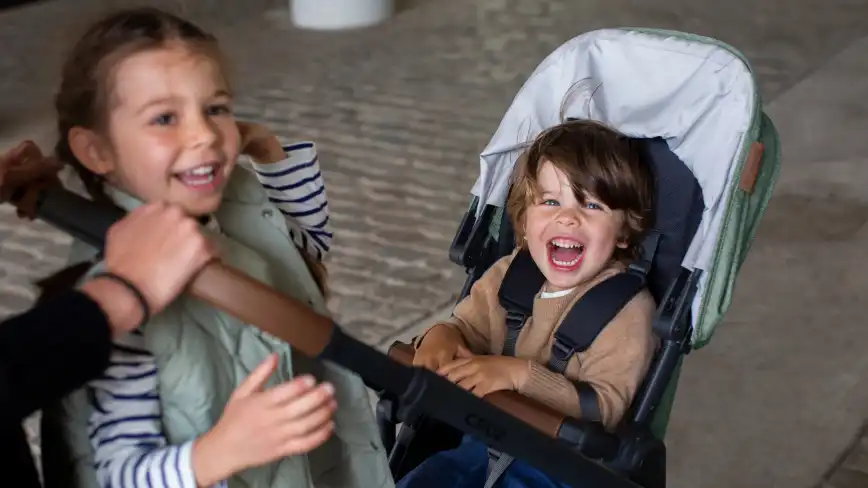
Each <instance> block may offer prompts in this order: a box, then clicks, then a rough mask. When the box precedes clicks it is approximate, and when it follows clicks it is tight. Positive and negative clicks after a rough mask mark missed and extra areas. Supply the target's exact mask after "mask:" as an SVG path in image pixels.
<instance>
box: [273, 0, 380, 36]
mask: <svg viewBox="0 0 868 488" xmlns="http://www.w3.org/2000/svg"><path fill="white" fill-rule="evenodd" d="M289 3H290V9H291V12H292V23H293V24H295V26H297V27H300V28H302V29H313V30H341V29H355V28H360V27H368V26H372V25H375V24H378V23H380V22H382V21H384V20H386V19H388V18H389V17H391V16H392V14H393V12H394V10H395V2H394V0H289Z"/></svg>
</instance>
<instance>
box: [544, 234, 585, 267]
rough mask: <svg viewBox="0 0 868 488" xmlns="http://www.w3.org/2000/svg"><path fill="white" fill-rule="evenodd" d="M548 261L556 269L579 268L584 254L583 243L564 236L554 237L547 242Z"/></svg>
mask: <svg viewBox="0 0 868 488" xmlns="http://www.w3.org/2000/svg"><path fill="white" fill-rule="evenodd" d="M546 247H547V248H548V251H549V252H548V254H549V263H550V264H551V265H552V267H554V268H555V269H556V270H557V271H564V272H570V271H575V270H577V269H579V266H580V265H581V264H582V258H583V257H584V256H585V245H584V244H582V243H580V242H578V241H576V240H573V239H570V238H566V237H556V238H554V239H552V240H550V241H549V242H548V245H547V246H546Z"/></svg>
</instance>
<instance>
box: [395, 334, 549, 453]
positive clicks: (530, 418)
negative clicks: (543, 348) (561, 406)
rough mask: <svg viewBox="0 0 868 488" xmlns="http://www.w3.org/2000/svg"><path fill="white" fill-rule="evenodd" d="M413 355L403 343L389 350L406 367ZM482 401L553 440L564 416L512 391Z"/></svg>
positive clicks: (397, 343)
mask: <svg viewBox="0 0 868 488" xmlns="http://www.w3.org/2000/svg"><path fill="white" fill-rule="evenodd" d="M414 354H415V351H414V349H413V346H412V345H410V344H405V343H403V342H395V343H394V344H392V347H390V348H389V356H390V357H391V358H392V359H394V360H395V361H398V362H399V363H402V364H404V365H407V366H412V365H413V355H414ZM484 400H485V401H486V402H488V403H490V404H492V405H494V406H495V407H497V408H499V409H501V410H503V411H504V412H506V413H508V414H510V415H512V416H513V417H515V418H517V419H519V420H521V421H522V422H524V423H526V424H528V425H530V426H531V427H533V428H535V429H536V430H538V431H540V432H542V433H543V434H545V435H547V436H549V437H553V438H555V439H557V436H558V431H559V430H560V428H561V424H562V423H563V422H564V415H563V414H561V413H560V412H558V411H557V410H555V409H553V408H551V407H548V406H546V405H543V404H542V403H539V402H537V401H535V400H532V399H530V398H528V397H526V396H523V395H519V394H518V393H516V392H513V391H498V392H495V393H491V394H489V395H486V396H485V398H484Z"/></svg>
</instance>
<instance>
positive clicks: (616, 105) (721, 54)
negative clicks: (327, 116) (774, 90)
mask: <svg viewBox="0 0 868 488" xmlns="http://www.w3.org/2000/svg"><path fill="white" fill-rule="evenodd" d="M570 118H574V119H594V120H598V121H601V122H604V123H606V124H608V125H610V126H612V127H614V128H617V129H618V130H620V131H621V132H623V133H625V134H627V135H628V136H630V137H632V138H634V139H637V140H640V141H641V144H642V146H643V152H644V157H645V158H646V159H647V161H648V162H649V163H650V164H651V165H652V167H653V170H654V173H655V177H656V185H657V188H656V199H655V201H656V204H655V209H654V210H655V227H654V229H653V230H652V231H651V232H649V233H648V235H647V236H646V239H645V241H644V245H643V252H642V256H641V257H640V259H638V260H637V261H636V262H635V263H633V264H632V265H631V266H630V269H629V271H628V272H627V273H624V275H627V276H629V278H625V279H622V280H621V281H620V282H619V283H618V284H617V285H610V284H609V285H607V283H606V282H603V283H601V284H599V285H598V286H597V287H596V288H595V289H592V290H591V291H590V292H588V294H587V295H586V296H585V297H583V299H582V300H580V301H579V302H578V303H577V304H576V305H575V307H582V313H581V314H572V313H571V314H569V315H568V317H567V319H565V322H564V324H562V325H561V327H560V329H559V331H558V333H557V334H556V336H555V337H556V341H555V348H554V349H553V351H552V355H553V356H558V355H560V356H561V357H559V359H561V360H568V359H569V358H570V357H571V356H572V355H573V354H575V353H576V352H580V351H583V350H584V349H586V348H587V347H588V346H590V344H591V342H593V340H594V338H595V337H596V335H597V334H598V333H599V331H600V330H601V329H602V328H603V327H604V326H605V325H606V324H607V323H608V322H609V320H611V319H612V318H613V317H614V316H615V315H616V314H617V313H618V311H619V310H620V309H621V307H622V306H623V305H624V304H626V303H627V302H628V301H629V300H630V299H631V298H632V297H633V296H634V295H635V294H636V293H637V292H638V291H639V290H640V289H641V288H642V287H643V286H645V287H647V288H648V289H649V291H650V292H651V294H652V295H653V296H654V298H655V300H656V301H657V303H658V311H657V315H656V316H655V320H654V325H653V328H654V332H655V333H656V335H657V336H658V337H659V339H660V341H661V347H660V348H659V349H658V351H657V354H656V356H655V358H654V361H653V363H652V365H651V368H650V370H649V372H648V375H647V376H646V378H645V381H644V384H643V386H642V388H641V389H640V391H639V393H638V394H637V396H636V398H635V399H634V401H633V404H632V406H631V408H630V410H629V411H628V412H627V414H626V415H625V417H624V420H623V421H622V425H621V426H620V427H619V428H618V429H617V430H616V432H614V433H609V432H607V431H605V430H604V429H603V428H602V427H601V425H600V424H599V423H598V422H594V421H589V420H586V419H574V418H564V417H563V416H562V415H559V414H557V413H555V412H553V411H551V410H549V409H548V408H547V407H545V406H543V405H541V404H538V403H535V402H533V401H532V400H530V399H527V398H523V397H521V398H519V395H518V394H517V393H514V392H498V393H494V394H491V395H489V396H488V397H486V400H488V401H490V402H492V403H495V404H499V405H507V404H510V405H512V407H513V408H511V410H512V412H518V411H522V412H523V414H524V415H523V417H524V418H525V419H530V420H528V421H529V422H531V423H532V425H534V426H535V427H536V428H537V429H538V430H543V431H544V432H545V433H547V434H548V435H550V436H552V437H554V438H556V439H558V440H560V441H562V442H563V443H566V444H567V445H569V446H570V447H571V448H573V449H574V450H575V451H577V452H580V453H581V454H582V455H584V456H586V457H588V458H591V459H593V460H596V461H597V462H599V463H602V464H603V465H605V466H607V467H608V468H610V469H612V470H614V471H616V472H618V473H619V474H621V475H622V476H623V477H624V478H626V479H629V480H631V481H633V482H634V483H637V484H639V485H641V486H644V487H646V488H662V487H664V486H665V484H666V449H665V445H664V443H663V439H664V434H665V431H666V426H667V422H668V418H669V413H670V410H671V406H672V402H673V399H674V395H675V390H676V385H677V382H678V376H679V371H680V368H681V364H682V361H683V358H684V356H685V355H686V354H687V353H689V352H690V351H691V350H692V349H698V348H701V347H703V346H704V345H706V344H707V343H708V342H709V340H710V339H711V336H712V334H713V332H714V329H715V327H716V326H717V324H718V323H719V322H720V320H721V318H722V317H723V314H724V313H725V311H726V309H727V307H728V306H729V304H730V301H731V298H732V292H733V287H734V282H735V278H736V275H737V273H738V270H739V268H740V266H741V264H742V262H743V261H744V259H745V257H746V255H747V252H748V249H749V247H750V244H751V242H752V240H753V238H754V235H755V234H756V230H757V226H758V224H759V221H760V219H761V216H762V213H763V211H764V210H765V207H766V204H767V202H768V200H769V198H770V196H771V193H772V189H773V186H774V181H775V179H776V177H777V173H778V168H779V159H780V151H779V147H778V140H777V133H776V131H775V128H774V126H773V124H772V122H771V120H769V119H768V118H767V117H766V115H765V114H764V113H763V111H762V105H761V100H760V96H759V93H758V89H757V85H756V82H755V80H754V77H753V74H752V72H751V68H750V65H749V64H748V62H747V61H746V60H745V59H744V58H743V57H742V55H741V54H740V53H739V52H738V51H737V50H735V49H734V48H732V47H730V46H728V45H726V44H723V43H721V42H718V41H716V40H713V39H709V38H705V37H700V36H696V35H691V34H685V33H679V32H672V31H662V30H655V29H606V30H599V31H594V32H590V33H587V34H584V35H581V36H579V37H576V38H574V39H572V40H570V41H568V42H566V43H565V44H563V45H562V46H560V47H559V48H558V49H557V50H555V51H554V52H553V53H552V54H550V55H549V56H548V57H547V58H546V59H545V60H544V61H543V62H542V63H541V64H540V65H539V66H538V67H537V68H536V70H535V71H534V72H533V73H532V74H531V76H530V78H529V79H528V80H527V81H526V82H525V84H524V86H523V87H522V88H521V90H520V91H519V93H518V94H517V95H516V97H515V99H514V100H513V102H512V105H511V106H510V107H509V109H508V110H507V112H506V115H505V116H504V117H503V120H502V121H501V123H500V126H499V127H498V129H497V132H496V133H495V134H494V136H493V137H492V139H491V141H490V142H489V144H488V145H487V147H486V148H485V149H484V150H483V151H482V154H481V157H480V174H479V178H478V179H477V181H476V184H475V185H474V186H473V189H472V195H473V198H472V201H471V204H470V208H469V210H468V211H467V213H466V214H465V216H464V218H463V220H462V222H461V225H460V228H459V229H458V232H457V233H456V235H455V238H454V240H453V243H452V247H451V249H450V259H451V260H452V261H453V262H455V263H456V264H458V265H460V266H463V267H465V268H466V270H467V274H468V277H467V280H466V283H465V285H464V287H463V289H462V290H461V293H460V299H461V298H464V297H465V296H466V295H467V294H468V293H469V290H470V287H471V286H472V284H473V283H474V282H475V281H476V280H477V279H478V278H479V277H480V276H482V274H483V273H484V272H485V271H486V269H488V267H489V266H490V265H491V264H492V263H494V262H495V261H496V260H498V259H499V258H500V257H502V256H505V255H508V254H509V253H511V252H512V251H513V249H514V243H515V241H514V237H513V231H512V229H511V227H510V223H509V221H508V219H507V218H506V215H505V212H503V208H502V207H503V205H504V202H505V201H506V198H507V194H508V192H509V189H510V176H511V173H512V169H513V165H514V164H515V162H516V159H517V158H518V156H519V155H520V154H521V151H522V150H523V149H524V148H525V147H526V146H527V145H528V144H529V141H531V140H532V139H533V138H534V137H535V136H536V135H537V134H539V133H540V132H541V131H542V130H544V129H546V128H548V127H550V126H552V125H555V124H557V123H559V122H561V121H563V120H564V119H570ZM515 274H517V273H515ZM508 276H509V273H508ZM541 284H542V283H541V282H540V283H533V282H532V283H527V281H525V282H522V281H521V280H519V281H518V282H511V281H510V279H509V278H507V279H505V281H504V284H503V286H502V287H501V289H500V301H501V305H502V306H503V307H504V309H505V310H506V311H507V317H516V318H517V319H510V318H508V319H507V324H506V326H507V327H508V328H510V327H516V326H517V327H519V328H520V327H521V324H522V323H523V321H524V319H525V318H526V317H528V316H529V315H530V313H531V306H532V299H533V294H534V293H535V292H536V291H538V290H539V288H540V286H541ZM604 285H607V286H606V287H604ZM597 288H600V289H597ZM602 288H605V289H602ZM589 297H593V298H591V299H589ZM574 309H575V308H574ZM576 315H579V316H580V317H582V319H581V320H573V321H571V317H573V316H576ZM507 337H509V332H507ZM389 354H390V355H391V356H392V357H393V358H395V359H398V360H400V361H402V362H404V363H405V364H406V363H409V362H411V361H412V355H413V350H412V346H410V345H408V344H403V343H395V344H393V345H392V347H391V349H390V351H389ZM417 412H418V410H417V409H413V408H407V407H406V406H405V405H400V401H399V399H398V398H396V397H394V396H392V395H389V394H381V395H380V399H379V402H378V404H377V419H378V423H379V426H380V431H381V435H382V437H383V443H384V445H385V446H386V448H387V449H388V450H389V451H390V458H389V462H390V467H391V470H392V474H393V475H394V476H395V479H396V480H398V479H400V478H402V477H403V476H404V475H406V474H407V473H408V472H409V471H410V470H412V469H413V468H415V467H416V466H417V465H419V464H420V463H421V462H422V461H424V460H425V459H426V458H428V457H429V456H431V455H432V454H434V453H435V452H437V451H440V450H444V449H450V448H453V447H456V446H457V445H458V443H459V442H460V439H461V435H462V433H461V432H458V431H456V430H454V429H452V428H450V427H448V426H446V425H443V424H440V423H439V422H437V421H435V420H433V419H431V418H429V417H426V416H424V415H420V414H418V413H417ZM398 423H401V424H402V426H401V428H400V430H398V431H397V436H396V426H397V424H398ZM492 461H494V460H492ZM494 467H495V463H494V462H491V463H489V469H490V470H491V469H496V468H494ZM495 486H496V485H495Z"/></svg>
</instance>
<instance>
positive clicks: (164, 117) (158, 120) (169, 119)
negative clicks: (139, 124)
mask: <svg viewBox="0 0 868 488" xmlns="http://www.w3.org/2000/svg"><path fill="white" fill-rule="evenodd" d="M174 122H175V114H173V113H169V112H167V113H164V114H160V115H158V116H156V117H154V118H153V119H152V120H151V123H152V124H154V125H171V124H173V123H174Z"/></svg>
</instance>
